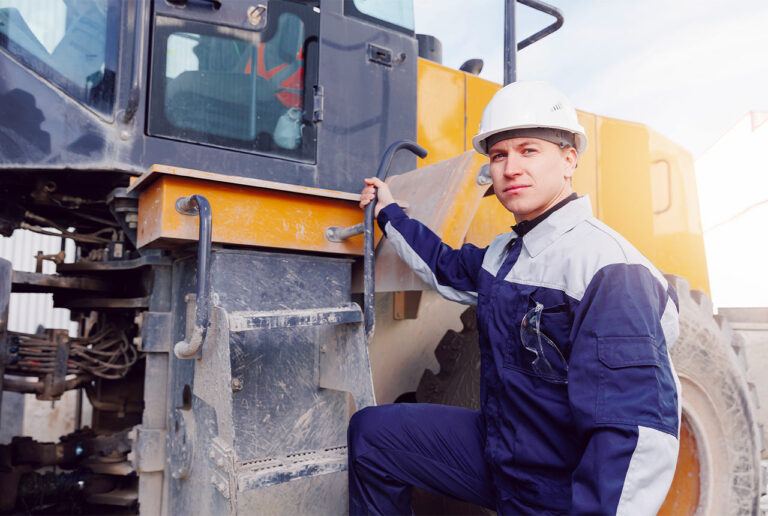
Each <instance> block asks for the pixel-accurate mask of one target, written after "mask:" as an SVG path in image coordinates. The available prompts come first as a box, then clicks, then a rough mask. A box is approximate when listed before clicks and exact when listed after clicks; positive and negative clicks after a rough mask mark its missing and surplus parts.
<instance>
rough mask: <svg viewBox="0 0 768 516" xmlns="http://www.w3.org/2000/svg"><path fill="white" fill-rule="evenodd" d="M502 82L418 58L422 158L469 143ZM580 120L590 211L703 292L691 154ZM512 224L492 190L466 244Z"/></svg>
mask: <svg viewBox="0 0 768 516" xmlns="http://www.w3.org/2000/svg"><path fill="white" fill-rule="evenodd" d="M500 87H501V86H500V85H498V84H495V83H492V82H489V81H486V80H484V79H480V78H479V77H476V76H473V75H470V74H466V73H464V72H461V71H458V70H451V69H449V68H446V67H444V66H441V65H439V64H436V63H432V62H430V61H426V60H424V59H420V60H419V85H418V102H419V111H418V112H419V125H418V137H419V144H421V145H422V146H423V147H425V148H426V149H427V150H428V151H429V152H430V157H429V158H428V161H427V162H426V163H435V161H440V160H444V159H448V158H450V157H453V156H456V155H458V154H460V153H462V152H464V151H466V150H469V149H471V148H472V136H474V135H475V133H476V132H477V128H478V126H479V124H480V118H481V116H482V111H483V108H484V107H485V104H486V103H487V102H488V100H490V98H491V97H492V96H493V94H494V93H495V92H496V91H498V89H499V88H500ZM579 121H580V122H581V124H582V125H583V126H584V129H585V131H586V133H587V138H588V139H589V145H588V147H587V149H586V151H585V152H584V153H583V154H582V155H581V156H580V158H579V166H578V168H577V169H576V174H575V175H574V178H573V187H574V190H575V191H576V192H577V193H579V194H580V195H585V194H586V195H589V197H590V199H591V201H592V209H593V212H594V214H595V216H596V217H597V218H599V219H600V220H602V221H603V222H605V223H606V224H608V225H609V226H611V227H612V228H613V229H615V230H616V231H618V232H619V233H621V234H622V235H623V236H624V237H625V238H627V240H629V241H630V242H631V243H632V244H633V245H634V246H635V247H637V249H638V250H640V252H642V253H643V254H644V255H645V256H647V257H648V258H649V259H650V260H651V261H652V262H653V263H654V264H655V265H656V266H657V267H658V268H659V269H660V270H662V271H664V272H665V273H672V274H677V275H680V276H683V277H685V278H687V279H688V280H689V281H690V282H691V287H692V288H694V289H699V290H703V291H704V292H707V293H708V292H709V282H708V279H707V265H706V257H705V254H704V241H703V236H702V231H701V221H700V217H699V211H698V210H699V208H698V202H697V198H696V184H695V176H694V172H693V162H692V159H691V157H690V155H689V154H688V153H687V152H686V151H685V150H683V149H682V148H680V147H679V146H677V145H675V144H674V143H672V142H670V141H669V140H667V139H666V138H664V137H662V136H660V135H658V134H657V133H655V132H654V131H652V130H651V129H649V128H648V127H646V126H644V125H642V124H637V123H633V122H626V121H622V120H617V119H612V118H607V117H601V116H597V115H594V114H591V113H585V112H579ZM426 163H424V164H426ZM667 170H669V172H667ZM414 202H415V201H414ZM662 209H663V212H661V213H654V212H659V211H660V210H662ZM456 213H462V216H463V215H465V213H466V210H464V209H462V208H461V207H456ZM513 223H514V218H513V217H512V216H511V215H510V214H509V213H507V212H506V210H505V209H504V208H503V207H502V206H501V205H500V204H499V203H498V201H496V199H495V197H494V196H493V195H492V193H491V195H490V196H486V197H485V198H483V199H482V201H481V202H480V203H479V205H478V209H477V211H476V213H475V215H474V217H473V220H472V224H471V226H470V227H469V229H468V230H467V232H466V235H465V237H464V241H465V242H470V243H473V244H475V245H479V246H485V245H488V244H489V243H490V241H491V240H492V239H493V238H494V237H495V236H496V235H498V234H499V233H502V232H504V231H508V230H509V226H510V225H511V224H513Z"/></svg>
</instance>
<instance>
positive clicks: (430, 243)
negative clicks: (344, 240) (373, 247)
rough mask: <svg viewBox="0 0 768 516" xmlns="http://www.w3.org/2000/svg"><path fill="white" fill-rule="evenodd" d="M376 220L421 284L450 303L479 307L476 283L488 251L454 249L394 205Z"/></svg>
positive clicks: (387, 207) (467, 248) (470, 248)
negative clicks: (435, 291) (425, 284)
mask: <svg viewBox="0 0 768 516" xmlns="http://www.w3.org/2000/svg"><path fill="white" fill-rule="evenodd" d="M377 220H378V223H379V226H380V227H381V230H382V231H383V232H384V234H385V235H386V236H387V239H388V240H389V242H390V243H391V244H392V246H393V247H394V248H395V251H397V254H398V256H400V258H401V259H402V260H403V261H404V262H405V263H406V264H407V265H408V266H409V267H410V268H411V269H412V270H413V272H415V273H416V275H417V276H419V278H421V279H422V281H424V282H425V283H427V284H428V285H430V286H431V287H432V288H434V289H435V290H437V292H438V293H439V294H440V295H442V296H443V297H445V298H447V299H450V300H451V301H458V302H459V303H464V304H467V305H475V304H477V283H476V280H477V275H478V272H479V271H480V267H481V266H482V264H483V257H484V256H485V251H486V249H480V248H478V247H475V246H474V245H471V244H465V245H463V246H462V247H461V249H452V248H451V247H449V246H447V245H445V244H444V243H443V242H442V241H441V240H440V237H438V236H437V235H435V234H434V233H433V232H432V231H431V230H430V229H429V228H427V227H426V226H425V225H424V224H422V223H421V222H419V221H417V220H414V219H411V218H409V217H408V216H407V215H406V214H405V212H404V211H403V210H402V209H401V208H400V207H399V206H398V205H397V204H394V203H393V204H390V205H388V206H386V207H385V208H383V209H382V210H381V211H380V212H379V215H378V218H377Z"/></svg>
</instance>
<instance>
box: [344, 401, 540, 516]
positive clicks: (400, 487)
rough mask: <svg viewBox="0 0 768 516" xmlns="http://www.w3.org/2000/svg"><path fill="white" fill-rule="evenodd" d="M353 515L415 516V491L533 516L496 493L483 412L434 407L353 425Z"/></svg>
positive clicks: (378, 415)
mask: <svg viewBox="0 0 768 516" xmlns="http://www.w3.org/2000/svg"><path fill="white" fill-rule="evenodd" d="M347 439H348V445H349V513H350V514H351V515H368V514H381V515H396V514H397V515H399V514H412V510H411V486H419V487H421V488H423V489H426V490H428V491H431V492H433V493H437V494H441V495H445V496H450V497H452V498H456V499H459V500H463V501H466V502H470V503H474V504H476V505H482V506H484V507H487V508H489V509H496V510H497V511H498V513H499V514H525V513H526V512H527V511H526V510H525V508H524V507H519V506H516V505H517V504H515V503H514V502H511V501H510V500H503V499H501V498H502V497H499V496H498V493H497V492H496V490H495V489H494V485H493V480H492V477H491V472H490V470H489V468H488V466H487V464H486V462H485V460H484V458H483V456H484V455H483V454H484V452H483V450H484V448H485V424H484V422H483V416H482V414H481V413H480V412H479V411H474V410H468V409H464V408H459V407H448V406H444V405H432V404H410V403H401V404H395V405H382V406H379V407H368V408H365V409H363V410H361V411H359V412H357V413H356V414H355V415H354V416H352V419H351V420H350V422H349V431H348V436H347Z"/></svg>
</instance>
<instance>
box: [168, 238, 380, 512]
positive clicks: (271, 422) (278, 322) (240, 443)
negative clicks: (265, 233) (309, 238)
mask: <svg viewBox="0 0 768 516" xmlns="http://www.w3.org/2000/svg"><path fill="white" fill-rule="evenodd" d="M195 264H196V257H195V256H194V255H190V256H189V257H186V258H182V259H181V260H178V261H177V262H176V263H175V264H174V274H173V277H174V280H173V281H174V293H173V310H172V314H173V315H172V317H173V339H172V340H178V339H179V338H181V337H182V336H183V333H184V331H185V326H186V320H185V319H186V315H185V312H186V310H185V307H186V303H185V302H184V298H185V297H186V296H187V295H188V294H190V293H192V292H194V290H195V279H194V278H195V276H196V274H195V273H196V271H195ZM351 265H352V260H349V259H341V258H331V257H318V256H308V255H298V254H281V253H265V252H258V251H249V250H230V249H214V250H213V253H212V259H211V296H212V304H213V305H214V308H213V311H212V318H211V326H210V328H209V330H208V334H207V336H206V340H205V342H204V344H203V347H202V354H201V358H200V359H196V360H179V359H176V358H175V357H172V358H171V363H170V370H171V381H170V382H169V392H168V415H169V416H168V421H167V428H168V430H167V435H168V439H167V442H166V453H167V457H168V458H169V462H168V463H167V465H166V469H165V472H166V475H167V477H166V478H167V479H168V482H169V490H170V491H169V500H170V507H169V513H172V514H186V513H191V512H196V513H208V514H222V513H227V512H229V511H230V510H235V509H233V507H235V508H236V510H237V511H238V512H239V513H244V514H245V513H252V514H274V513H275V511H276V510H279V511H284V512H285V513H286V514H315V513H317V509H318V508H320V510H321V512H323V513H326V511H325V509H324V508H326V507H332V510H331V512H327V513H333V514H336V513H343V512H344V510H345V507H346V497H345V496H344V495H343V494H342V495H341V496H339V493H344V492H345V489H346V487H345V486H346V480H345V479H346V475H345V473H344V472H343V470H344V469H345V468H346V458H345V451H344V447H345V446H346V428H347V424H348V420H349V416H350V414H351V406H352V404H351V401H350V396H349V395H348V394H347V393H346V392H343V390H337V389H336V388H334V389H331V388H323V384H322V382H321V381H320V378H321V376H322V375H323V373H322V359H321V358H320V355H321V353H322V348H323V347H324V346H325V350H326V352H328V353H341V354H344V345H353V344H352V343H355V342H356V343H357V344H362V346H357V347H361V349H362V350H364V351H365V345H364V344H365V343H364V340H363V339H362V338H361V335H362V333H361V330H360V328H361V324H360V323H359V322H357V321H359V320H360V308H359V306H358V305H354V304H351V303H350V268H351ZM310 314H314V315H313V316H312V317H310V316H309V315H310ZM230 319H231V321H232V324H233V326H234V327H235V328H236V329H237V331H233V330H232V328H230V323H229V321H230ZM338 356H340V355H338V354H337V357H338ZM342 358H345V359H346V358H347V357H346V356H343V357H342ZM334 360H336V359H334ZM347 361H348V362H350V360H347ZM328 373H329V374H327V375H326V376H329V377H330V378H332V379H333V377H334V376H335V375H334V374H333V371H330V369H329V371H328ZM329 383H330V382H329ZM368 383H369V384H370V383H371V382H370V374H369V373H368ZM334 387H345V386H344V385H341V384H339V385H337V386H334ZM351 390H354V389H351ZM368 391H369V392H370V391H372V388H370V389H368ZM369 397H370V398H371V399H372V397H373V396H372V392H371V393H370V396H369ZM267 463H268V464H267ZM259 464H261V465H262V466H263V465H264V464H267V465H270V466H277V467H274V468H269V469H265V468H264V467H262V466H259ZM241 477H242V478H241ZM320 478H326V479H327V480H316V479H320ZM342 479H344V484H343V485H341V487H340V488H339V489H336V487H337V486H336V483H338V482H340V481H341V480H342ZM288 480H291V482H288ZM271 484H274V485H271ZM261 486H265V487H261ZM266 486H270V487H266ZM280 486H289V487H288V490H289V491H293V490H295V489H298V490H299V491H302V490H308V491H307V495H306V497H305V496H296V495H294V496H293V497H283V495H282V494H281V493H285V492H286V491H285V490H284V489H282V487H280ZM320 486H324V488H326V489H327V488H330V487H333V488H334V493H336V494H335V497H334V498H333V499H327V500H324V501H323V503H322V504H320V505H317V506H316V507H312V508H310V507H304V506H303V505H302V504H304V503H305V501H310V500H314V499H313V498H312V497H313V496H315V494H316V492H315V489H320ZM302 492H304V491H302ZM270 493H272V494H275V496H276V497H275V498H274V499H273V498H271V494H270ZM320 498H327V497H320ZM320 498H315V499H320ZM263 504H266V505H263ZM255 507H262V508H269V510H263V511H260V510H255V509H254V510H253V511H251V508H255Z"/></svg>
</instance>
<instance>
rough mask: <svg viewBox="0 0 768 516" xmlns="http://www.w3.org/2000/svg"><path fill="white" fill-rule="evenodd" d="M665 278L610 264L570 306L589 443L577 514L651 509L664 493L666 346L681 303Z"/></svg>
mask: <svg viewBox="0 0 768 516" xmlns="http://www.w3.org/2000/svg"><path fill="white" fill-rule="evenodd" d="M665 287H666V286H665V285H663V284H662V283H661V281H660V280H659V279H657V278H656V277H654V276H653V274H651V272H650V271H649V270H648V269H647V268H645V267H644V266H642V265H627V264H617V265H610V266H608V267H605V268H604V269H602V270H601V271H599V272H598V273H597V274H596V275H595V277H594V278H593V280H592V282H591V283H590V285H589V287H588V289H587V291H586V292H585V294H584V297H583V298H582V300H581V303H580V305H579V308H578V309H577V311H576V314H575V319H574V330H573V332H574V333H573V335H574V336H575V337H574V339H573V347H572V351H571V356H570V360H569V371H568V392H569V398H570V403H571V408H572V410H573V414H574V416H575V420H576V425H577V431H578V434H579V436H580V437H581V439H582V441H583V442H584V445H585V447H584V453H583V455H582V458H581V461H580V463H579V465H578V467H577V468H576V470H575V471H574V474H573V484H572V487H573V505H572V512H573V513H574V514H627V515H632V516H634V515H645V514H648V515H653V514H656V512H657V511H658V510H659V508H660V507H661V505H662V503H663V502H664V499H665V498H666V495H667V491H668V490H669V486H670V485H671V483H672V478H673V476H674V472H675V465H676V463H677V452H678V440H677V436H678V431H679V417H680V412H679V408H678V407H679V402H680V399H679V396H680V391H679V385H678V382H677V378H676V376H675V373H674V369H673V368H672V365H671V361H670V358H669V353H668V351H667V349H668V344H671V342H669V343H668V342H667V340H672V339H674V338H675V337H676V335H677V332H676V331H674V329H673V328H672V326H673V325H674V326H676V324H677V308H676V306H675V304H674V302H673V301H672V300H671V299H670V297H669V296H668V294H667V291H666V290H665ZM662 319H663V320H664V324H662ZM670 321H671V322H670Z"/></svg>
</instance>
